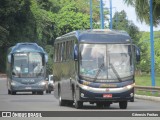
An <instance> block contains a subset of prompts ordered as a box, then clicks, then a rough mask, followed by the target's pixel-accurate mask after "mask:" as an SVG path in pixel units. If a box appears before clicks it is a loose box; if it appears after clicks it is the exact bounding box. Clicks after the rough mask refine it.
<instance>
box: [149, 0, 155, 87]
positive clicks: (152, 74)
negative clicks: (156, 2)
mask: <svg viewBox="0 0 160 120" xmlns="http://www.w3.org/2000/svg"><path fill="white" fill-rule="evenodd" d="M152 3H153V1H152V0H150V44H151V80H152V86H155V68H154V63H155V61H154V34H153V8H152Z"/></svg>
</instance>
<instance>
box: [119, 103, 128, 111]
mask: <svg viewBox="0 0 160 120" xmlns="http://www.w3.org/2000/svg"><path fill="white" fill-rule="evenodd" d="M127 103H128V102H127V101H120V102H119V107H120V109H126V108H127Z"/></svg>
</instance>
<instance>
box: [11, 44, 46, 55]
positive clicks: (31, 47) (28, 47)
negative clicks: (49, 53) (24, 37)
mask: <svg viewBox="0 0 160 120" xmlns="http://www.w3.org/2000/svg"><path fill="white" fill-rule="evenodd" d="M11 49H12V50H11V52H10V53H15V52H40V53H45V51H44V50H43V48H42V47H41V46H39V45H37V43H29V42H25V43H17V44H16V45H15V46H12V47H11Z"/></svg>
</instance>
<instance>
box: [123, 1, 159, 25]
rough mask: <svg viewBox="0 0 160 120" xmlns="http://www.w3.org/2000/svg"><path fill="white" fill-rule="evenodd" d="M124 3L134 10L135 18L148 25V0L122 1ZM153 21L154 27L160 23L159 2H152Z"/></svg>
mask: <svg viewBox="0 0 160 120" xmlns="http://www.w3.org/2000/svg"><path fill="white" fill-rule="evenodd" d="M124 2H125V3H126V4H128V5H131V6H133V7H134V8H135V11H136V14H137V17H138V18H139V20H140V21H141V22H142V21H144V22H145V23H147V24H149V21H150V18H149V14H150V12H149V7H150V0H124ZM152 6H153V21H154V25H155V26H157V25H158V24H159V23H160V12H159V11H160V0H153V2H152Z"/></svg>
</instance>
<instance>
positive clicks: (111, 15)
mask: <svg viewBox="0 0 160 120" xmlns="http://www.w3.org/2000/svg"><path fill="white" fill-rule="evenodd" d="M110 29H112V0H110Z"/></svg>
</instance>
